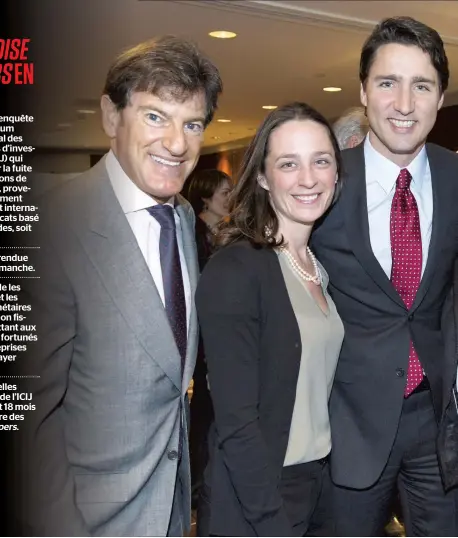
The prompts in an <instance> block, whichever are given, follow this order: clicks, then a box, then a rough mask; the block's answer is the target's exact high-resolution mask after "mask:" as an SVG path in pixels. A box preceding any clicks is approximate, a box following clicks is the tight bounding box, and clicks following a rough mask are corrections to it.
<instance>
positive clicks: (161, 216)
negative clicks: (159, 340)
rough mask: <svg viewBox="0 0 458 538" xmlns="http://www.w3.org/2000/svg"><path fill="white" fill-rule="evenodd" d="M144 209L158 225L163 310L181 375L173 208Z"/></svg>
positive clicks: (182, 307)
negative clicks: (167, 320)
mask: <svg viewBox="0 0 458 538" xmlns="http://www.w3.org/2000/svg"><path fill="white" fill-rule="evenodd" d="M147 210H148V213H149V214H150V215H152V216H153V217H154V218H155V219H156V220H157V221H158V222H159V224H160V225H161V235H160V239H159V254H160V258H161V269H162V282H163V285H164V299H165V311H166V313H167V317H168V319H169V323H170V327H171V329H172V332H173V336H174V337H175V342H176V344H177V347H178V351H179V352H180V356H181V372H182V374H183V371H184V363H185V359H186V344H187V325H186V301H185V297H184V286H183V275H182V272H181V263H180V254H179V251H178V240H177V234H176V226H175V216H174V211H173V208H172V207H171V206H170V205H167V204H157V205H155V206H152V207H149V208H147Z"/></svg>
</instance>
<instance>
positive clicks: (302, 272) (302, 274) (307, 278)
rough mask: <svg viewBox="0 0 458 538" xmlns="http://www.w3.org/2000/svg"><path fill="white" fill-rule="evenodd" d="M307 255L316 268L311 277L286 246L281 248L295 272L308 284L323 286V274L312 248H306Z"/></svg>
mask: <svg viewBox="0 0 458 538" xmlns="http://www.w3.org/2000/svg"><path fill="white" fill-rule="evenodd" d="M306 249H307V254H308V256H309V258H310V260H311V262H312V265H313V268H314V270H315V271H314V272H315V274H314V275H311V274H310V273H308V272H307V271H306V270H305V269H303V268H302V267H301V264H300V263H299V262H298V261H297V260H296V258H295V257H294V256H293V255H292V254H291V252H290V251H289V250H288V248H287V247H286V246H281V247H280V248H279V250H280V251H281V252H283V253H284V254H285V256H286V259H287V260H288V262H289V264H290V265H291V267H292V269H293V271H294V272H295V273H296V274H297V275H298V276H299V277H300V278H302V279H303V280H305V281H307V282H313V283H314V284H316V285H317V286H320V285H321V281H322V278H321V272H320V269H319V267H318V263H317V261H316V258H315V256H314V255H313V252H312V251H311V250H310V247H306Z"/></svg>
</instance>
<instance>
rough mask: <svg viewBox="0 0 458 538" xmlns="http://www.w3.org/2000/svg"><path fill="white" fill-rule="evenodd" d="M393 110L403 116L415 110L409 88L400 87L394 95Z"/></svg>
mask: <svg viewBox="0 0 458 538" xmlns="http://www.w3.org/2000/svg"><path fill="white" fill-rule="evenodd" d="M394 107H395V109H396V110H397V111H398V112H400V113H401V114H402V115H403V116H408V115H409V114H411V113H412V112H413V111H414V109H415V101H414V96H413V93H412V90H411V88H410V87H407V86H406V87H400V88H399V89H398V91H397V93H396V99H395V103H394Z"/></svg>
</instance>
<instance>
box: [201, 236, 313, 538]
mask: <svg viewBox="0 0 458 538" xmlns="http://www.w3.org/2000/svg"><path fill="white" fill-rule="evenodd" d="M196 305H197V312H198V316H199V321H200V324H201V330H202V334H203V339H204V346H205V353H206V359H207V365H208V372H209V383H210V392H211V396H212V400H213V406H214V410H215V425H216V426H214V427H213V428H212V431H211V434H210V462H209V467H208V469H207V473H206V484H207V486H208V487H209V488H210V489H211V519H210V528H209V532H210V534H216V535H223V536H292V529H291V526H290V524H289V522H288V519H287V516H286V513H285V510H284V508H283V502H282V498H281V496H280V494H279V491H278V487H277V486H278V483H279V479H280V475H281V471H282V468H283V462H284V458H285V455H286V450H287V445H288V438H289V430H290V426H291V419H292V415H293V408H294V401H295V394H296V384H297V377H298V374H299V365H300V359H301V352H302V348H301V340H300V333H299V327H298V324H297V321H296V317H295V315H294V312H293V309H292V306H291V303H290V300H289V296H288V292H287V289H286V285H285V282H284V279H283V274H282V271H281V268H280V263H279V261H278V257H277V255H276V253H275V252H273V251H272V250H270V249H260V250H258V249H254V248H253V247H251V246H250V245H249V244H248V243H246V242H240V243H236V244H234V245H231V246H229V247H226V248H224V249H222V250H221V251H219V252H218V253H217V254H216V255H214V256H213V258H211V259H210V261H209V262H208V264H207V266H206V267H205V270H204V271H203V274H202V276H201V278H200V282H199V285H198V288H197V292H196Z"/></svg>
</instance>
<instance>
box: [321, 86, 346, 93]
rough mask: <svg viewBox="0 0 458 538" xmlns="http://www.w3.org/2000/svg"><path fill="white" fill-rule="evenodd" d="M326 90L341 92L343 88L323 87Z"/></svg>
mask: <svg viewBox="0 0 458 538" xmlns="http://www.w3.org/2000/svg"><path fill="white" fill-rule="evenodd" d="M323 91H324V92H341V91H342V88H339V87H338V86H326V88H323Z"/></svg>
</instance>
